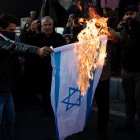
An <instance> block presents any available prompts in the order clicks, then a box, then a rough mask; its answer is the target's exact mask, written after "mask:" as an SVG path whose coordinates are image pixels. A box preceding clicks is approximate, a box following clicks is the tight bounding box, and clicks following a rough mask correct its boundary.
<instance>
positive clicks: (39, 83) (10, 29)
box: [0, 0, 140, 140]
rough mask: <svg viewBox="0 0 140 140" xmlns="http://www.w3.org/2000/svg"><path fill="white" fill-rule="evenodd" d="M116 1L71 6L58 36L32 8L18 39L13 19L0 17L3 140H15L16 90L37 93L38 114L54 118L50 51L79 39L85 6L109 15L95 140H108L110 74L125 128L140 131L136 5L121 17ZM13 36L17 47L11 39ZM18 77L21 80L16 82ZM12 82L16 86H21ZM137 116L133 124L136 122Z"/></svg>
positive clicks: (51, 24)
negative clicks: (116, 82)
mask: <svg viewBox="0 0 140 140" xmlns="http://www.w3.org/2000/svg"><path fill="white" fill-rule="evenodd" d="M121 2H122V1H121V0H116V1H113V0H100V1H99V0H98V1H96V2H95V1H94V2H93V1H88V2H85V1H82V0H81V1H80V0H79V1H78V4H73V5H72V6H71V7H70V9H69V10H68V19H67V22H66V24H65V27H64V32H63V35H61V34H59V33H57V32H55V27H54V20H53V18H52V17H50V16H45V17H43V18H42V19H40V20H39V19H38V18H37V13H36V11H34V10H32V11H30V17H29V18H28V20H27V22H26V24H25V25H24V27H23V29H22V30H21V34H20V36H19V37H17V36H16V34H15V32H14V31H15V30H16V25H17V18H16V17H15V16H12V15H10V14H1V15H0V127H3V126H2V120H4V121H5V122H6V123H5V124H6V127H4V128H5V132H6V133H5V139H6V140H14V123H15V114H16V113H15V107H14V100H13V94H14V95H16V94H15V93H16V92H18V93H19V92H20V93H23V92H24V93H26V94H27V95H30V96H31V98H36V97H37V95H41V99H42V105H43V106H42V107H43V108H44V112H43V113H42V114H43V115H44V116H47V117H52V118H53V111H52V107H51V102H50V90H51V78H52V66H51V58H50V54H51V53H52V52H53V50H52V49H51V46H53V48H56V47H59V46H62V45H65V44H70V43H74V42H77V41H78V39H77V35H78V33H79V32H80V31H81V30H82V29H84V26H83V25H81V24H79V22H78V19H79V18H80V17H85V18H88V12H87V11H88V10H87V9H88V8H89V6H92V7H94V8H95V9H96V10H97V12H98V13H99V14H100V15H101V16H104V17H108V27H109V29H110V34H111V36H108V39H109V40H108V42H107V56H106V64H105V65H104V67H103V71H102V75H101V78H100V81H99V84H98V86H97V89H96V92H95V101H96V103H97V107H98V140H108V133H107V130H108V129H107V128H108V119H109V87H110V86H109V83H110V77H111V76H114V75H115V76H120V77H121V78H122V87H123V90H124V93H125V105H126V125H125V126H124V129H129V130H136V131H137V132H138V133H139V132H140V89H139V88H140V86H139V82H140V81H139V80H140V65H139V64H138V60H139V40H140V37H139V32H140V20H139V17H140V14H139V5H140V1H128V3H126V4H124V5H125V9H124V11H121V14H120V11H119V7H120V3H121ZM17 38H19V39H18V40H19V42H20V43H19V42H17V41H16V40H17ZM27 44H28V45H27ZM21 75H22V77H24V78H22V79H20V78H19V77H20V76H21ZM21 80H22V81H21ZM17 83H18V84H19V83H20V86H19V85H18V84H17ZM23 85H24V88H23ZM17 89H18V90H17ZM23 89H24V90H23ZM136 113H137V120H135V115H136ZM2 117H3V118H4V119H2Z"/></svg>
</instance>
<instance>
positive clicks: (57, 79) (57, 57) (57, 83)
mask: <svg viewBox="0 0 140 140" xmlns="http://www.w3.org/2000/svg"><path fill="white" fill-rule="evenodd" d="M54 60H55V66H57V67H55V68H56V75H55V123H56V126H57V107H58V99H59V87H60V60H61V51H59V52H56V53H54ZM56 133H57V138H58V139H59V132H58V126H57V127H56Z"/></svg>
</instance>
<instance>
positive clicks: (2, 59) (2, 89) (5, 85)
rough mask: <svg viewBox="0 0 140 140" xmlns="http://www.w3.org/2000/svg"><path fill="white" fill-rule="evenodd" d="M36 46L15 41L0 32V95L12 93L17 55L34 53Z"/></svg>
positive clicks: (16, 70) (16, 69)
mask: <svg viewBox="0 0 140 140" xmlns="http://www.w3.org/2000/svg"><path fill="white" fill-rule="evenodd" d="M37 49H38V47H35V46H30V45H26V44H22V43H16V42H14V41H12V40H10V39H8V38H6V37H5V36H3V35H2V34H1V33H0V95H8V94H10V93H12V90H13V89H14V85H15V76H16V74H17V72H18V68H17V67H18V65H17V64H18V58H17V56H18V55H24V54H35V53H36V51H37Z"/></svg>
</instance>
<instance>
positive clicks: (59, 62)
mask: <svg viewBox="0 0 140 140" xmlns="http://www.w3.org/2000/svg"><path fill="white" fill-rule="evenodd" d="M91 17H92V18H91V19H90V20H87V21H86V28H85V29H84V30H82V31H81V33H80V34H79V35H78V39H79V42H77V43H73V44H69V45H65V46H61V47H58V48H55V49H54V53H53V54H52V67H53V75H52V87H51V103H52V106H53V110H54V114H55V121H56V130H57V136H58V139H59V140H64V139H65V138H66V137H67V136H69V135H72V134H74V133H77V132H80V131H82V130H83V129H84V126H85V124H86V120H87V117H88V114H89V111H90V107H91V104H92V100H93V96H94V93H95V89H96V87H97V84H98V81H99V79H100V75H101V72H102V68H103V65H104V58H105V54H106V42H107V36H105V35H102V34H107V33H108V32H107V31H106V30H107V29H108V28H107V26H106V21H107V20H106V19H105V18H101V17H99V16H97V15H96V16H95V15H94V17H93V15H92V13H91ZM83 95H84V96H83Z"/></svg>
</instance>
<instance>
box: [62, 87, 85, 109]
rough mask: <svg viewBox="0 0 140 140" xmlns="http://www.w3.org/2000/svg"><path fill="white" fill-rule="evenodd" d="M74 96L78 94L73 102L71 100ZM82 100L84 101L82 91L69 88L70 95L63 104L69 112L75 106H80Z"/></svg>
mask: <svg viewBox="0 0 140 140" xmlns="http://www.w3.org/2000/svg"><path fill="white" fill-rule="evenodd" d="M74 94H78V97H77V99H75V100H74V101H71V100H70V99H71V97H72V96H73V95H74ZM81 99H82V95H81V91H80V90H79V89H78V88H77V89H75V88H72V87H69V95H68V96H67V97H66V98H65V99H64V100H63V101H62V102H61V103H64V104H66V105H67V106H66V111H68V110H69V109H71V108H72V107H73V106H80V105H81Z"/></svg>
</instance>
